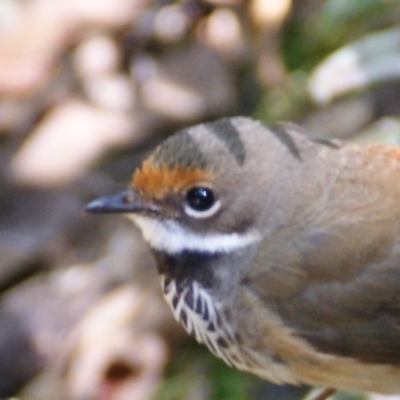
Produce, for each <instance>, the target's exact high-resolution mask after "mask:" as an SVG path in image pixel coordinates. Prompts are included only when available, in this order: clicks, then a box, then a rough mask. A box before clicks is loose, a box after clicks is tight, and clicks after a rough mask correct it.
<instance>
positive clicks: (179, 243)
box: [127, 214, 261, 254]
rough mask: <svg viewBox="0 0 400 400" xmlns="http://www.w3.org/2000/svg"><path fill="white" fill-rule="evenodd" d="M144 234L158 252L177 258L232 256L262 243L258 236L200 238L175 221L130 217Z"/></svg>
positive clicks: (203, 236) (232, 234)
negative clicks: (186, 255) (191, 253)
mask: <svg viewBox="0 0 400 400" xmlns="http://www.w3.org/2000/svg"><path fill="white" fill-rule="evenodd" d="M127 216H128V218H129V219H131V220H132V221H133V222H134V223H135V224H136V225H137V226H138V227H139V228H140V230H141V231H142V234H143V237H144V239H145V240H146V241H147V242H148V243H149V244H150V246H151V247H152V248H153V249H155V250H158V251H164V252H166V253H168V254H176V253H180V252H183V251H185V250H186V251H198V252H207V253H229V252H231V251H234V250H238V249H242V248H244V247H247V246H249V245H251V244H254V243H256V242H258V241H260V240H261V236H260V234H259V233H257V232H254V231H250V232H245V233H216V234H207V235H200V234H198V233H195V232H187V231H185V230H183V229H182V227H181V226H180V225H179V224H177V223H176V222H175V221H173V220H163V221H161V220H158V219H155V218H150V217H145V216H142V215H137V214H136V215H135V214H127Z"/></svg>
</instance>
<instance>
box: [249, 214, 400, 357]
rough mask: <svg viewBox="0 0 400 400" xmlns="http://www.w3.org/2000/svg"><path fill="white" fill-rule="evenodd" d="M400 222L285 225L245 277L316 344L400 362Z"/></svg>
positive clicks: (325, 348) (330, 350)
mask: <svg viewBox="0 0 400 400" xmlns="http://www.w3.org/2000/svg"><path fill="white" fill-rule="evenodd" d="M359 221H360V220H359ZM366 221H367V222H366ZM399 229H400V226H399V222H398V221H395V220H393V221H392V220H391V221H388V220H379V221H378V220H375V221H369V222H368V220H367V219H366V218H364V221H363V222H362V223H361V222H356V221H355V220H353V222H351V221H349V222H346V221H344V220H342V221H338V222H337V223H334V224H332V225H330V226H329V227H325V228H315V229H309V230H307V231H305V232H304V233H303V234H301V235H300V234H298V235H296V234H294V233H293V232H291V233H290V230H289V231H288V232H282V233H280V234H279V235H275V236H274V237H273V238H269V239H268V240H267V241H266V243H265V246H262V249H261V250H260V252H259V254H258V256H257V259H256V260H255V263H254V265H253V267H252V271H251V274H250V278H249V279H248V280H246V282H245V283H246V284H247V285H248V286H249V288H250V289H251V290H252V291H254V292H255V293H257V294H258V296H259V297H260V299H261V300H262V301H263V302H264V304H265V306H266V307H268V308H269V309H271V310H274V311H275V312H276V313H277V314H278V315H279V316H280V317H281V318H282V319H283V321H284V322H285V323H286V324H287V325H289V326H291V327H293V328H294V330H295V331H296V332H297V334H298V335H299V336H301V337H303V338H304V339H306V340H307V341H308V342H309V343H310V344H311V345H312V346H314V347H315V348H317V349H319V350H321V351H323V352H326V353H330V354H335V355H342V356H349V357H353V358H355V359H358V360H364V361H368V362H371V363H390V364H400V240H399V239H400V238H399V237H398V236H400V235H399ZM293 237H296V238H297V239H296V240H294V239H293ZM266 260H267V261H266Z"/></svg>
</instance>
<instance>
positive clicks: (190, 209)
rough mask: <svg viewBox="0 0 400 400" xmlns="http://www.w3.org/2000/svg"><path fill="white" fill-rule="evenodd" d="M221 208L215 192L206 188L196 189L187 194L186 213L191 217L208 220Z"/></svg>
mask: <svg viewBox="0 0 400 400" xmlns="http://www.w3.org/2000/svg"><path fill="white" fill-rule="evenodd" d="M218 208H219V201H217V199H216V197H215V194H214V192H213V191H212V190H211V189H209V188H206V187H194V188H192V189H190V190H189V191H188V192H187V193H186V204H185V212H186V214H188V215H190V216H191V217H195V218H206V217H209V216H211V215H213V214H214V213H215V212H216V211H217V210H218Z"/></svg>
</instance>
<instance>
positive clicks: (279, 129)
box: [266, 124, 301, 161]
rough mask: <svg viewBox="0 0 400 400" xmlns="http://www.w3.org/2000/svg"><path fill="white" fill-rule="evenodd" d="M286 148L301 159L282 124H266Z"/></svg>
mask: <svg viewBox="0 0 400 400" xmlns="http://www.w3.org/2000/svg"><path fill="white" fill-rule="evenodd" d="M266 127H267V128H268V129H269V130H271V132H272V133H274V134H275V136H276V137H277V139H278V140H279V141H280V142H281V143H282V144H284V145H285V146H286V147H287V148H288V150H289V151H290V152H291V153H292V154H293V155H294V156H295V157H296V158H297V159H298V160H299V161H301V156H300V151H299V149H298V148H297V146H296V144H295V142H294V140H293V139H292V137H291V136H290V135H289V133H288V131H287V129H286V127H285V126H284V125H280V124H278V125H273V126H266Z"/></svg>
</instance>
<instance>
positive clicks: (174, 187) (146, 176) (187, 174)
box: [133, 158, 214, 199]
mask: <svg viewBox="0 0 400 400" xmlns="http://www.w3.org/2000/svg"><path fill="white" fill-rule="evenodd" d="M213 177H214V175H213V174H212V173H211V172H209V171H205V170H202V169H200V168H190V167H169V166H168V165H166V164H160V165H158V164H154V163H153V162H152V160H151V158H150V159H148V160H146V161H144V162H143V164H142V166H141V167H140V168H139V169H137V170H136V171H135V173H134V174H133V186H134V187H135V189H136V190H138V191H139V192H140V193H142V194H143V195H144V196H146V197H150V198H158V199H160V198H162V197H164V196H165V195H166V194H167V193H173V192H175V193H176V192H178V191H180V190H182V189H184V188H186V187H189V186H191V185H194V184H196V183H198V182H204V181H206V182H207V181H210V180H212V179H213Z"/></svg>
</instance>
